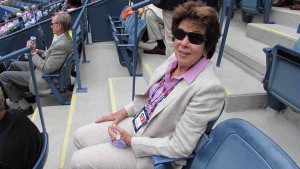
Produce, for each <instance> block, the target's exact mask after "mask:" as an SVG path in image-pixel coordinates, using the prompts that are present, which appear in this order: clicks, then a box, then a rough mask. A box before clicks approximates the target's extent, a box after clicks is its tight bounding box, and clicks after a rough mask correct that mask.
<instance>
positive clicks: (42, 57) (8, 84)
mask: <svg viewBox="0 0 300 169" xmlns="http://www.w3.org/2000/svg"><path fill="white" fill-rule="evenodd" d="M70 24H71V17H70V15H69V14H67V13H56V14H55V16H54V17H53V18H52V22H51V27H52V30H53V33H54V34H56V35H57V37H56V38H55V40H54V41H53V42H52V45H51V46H50V47H49V48H48V50H47V51H43V50H36V45H35V44H33V43H32V42H31V41H28V42H27V46H30V47H31V49H32V51H31V55H32V61H33V64H34V66H35V76H36V79H37V83H38V90H39V93H40V94H48V93H50V89H49V87H48V83H47V82H46V81H45V80H44V79H43V78H42V74H43V73H48V74H49V73H58V72H59V69H60V68H61V66H62V64H63V63H64V61H65V59H66V57H67V55H68V54H69V53H70V52H71V51H72V40H71V38H70V36H69V34H68V33H67V32H68V30H69V29H70ZM0 82H1V84H2V86H3V88H4V91H5V93H6V96H8V98H9V100H10V101H11V102H17V103H18V105H19V107H18V109H19V110H20V111H22V112H24V113H26V114H31V113H33V110H32V107H31V105H30V104H29V103H28V102H27V101H26V99H25V97H26V94H25V92H26V91H29V89H30V91H31V92H32V93H34V90H33V86H32V79H31V73H30V69H29V63H28V62H24V61H15V62H12V63H11V65H10V67H9V68H8V70H7V71H4V72H2V73H1V74H0Z"/></svg>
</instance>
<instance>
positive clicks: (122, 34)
mask: <svg viewBox="0 0 300 169" xmlns="http://www.w3.org/2000/svg"><path fill="white" fill-rule="evenodd" d="M117 35H118V36H129V34H126V33H120V34H117Z"/></svg>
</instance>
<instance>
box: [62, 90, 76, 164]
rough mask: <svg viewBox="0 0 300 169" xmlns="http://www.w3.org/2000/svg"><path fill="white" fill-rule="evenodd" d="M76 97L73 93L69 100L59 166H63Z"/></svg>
mask: <svg viewBox="0 0 300 169" xmlns="http://www.w3.org/2000/svg"><path fill="white" fill-rule="evenodd" d="M76 99H77V98H76V94H74V93H73V95H72V100H71V105H70V110H69V117H68V122H67V128H66V132H65V137H64V142H63V146H62V150H61V155H60V161H59V168H63V167H64V166H65V159H66V151H67V147H68V142H69V136H70V131H71V126H72V120H73V113H74V110H75V103H76Z"/></svg>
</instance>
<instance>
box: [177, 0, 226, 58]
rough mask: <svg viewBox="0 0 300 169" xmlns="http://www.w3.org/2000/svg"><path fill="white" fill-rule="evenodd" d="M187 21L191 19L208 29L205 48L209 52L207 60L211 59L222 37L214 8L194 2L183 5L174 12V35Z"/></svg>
mask: <svg viewBox="0 0 300 169" xmlns="http://www.w3.org/2000/svg"><path fill="white" fill-rule="evenodd" d="M185 19H191V20H192V22H193V23H195V24H197V25H199V26H200V27H204V28H205V29H206V32H205V37H206V39H207V40H206V41H205V44H204V48H205V49H206V51H207V52H208V53H207V58H208V59H211V58H212V56H213V54H214V53H215V50H216V45H217V43H218V40H219V38H220V35H221V31H220V23H219V17H218V13H217V12H216V10H215V9H214V8H212V7H209V6H204V5H203V4H201V3H197V2H193V1H189V2H186V3H184V4H181V5H179V6H178V7H176V8H175V11H174V15H173V19H172V34H173V33H174V30H175V29H176V28H178V26H179V24H180V23H181V22H182V21H183V20H185Z"/></svg>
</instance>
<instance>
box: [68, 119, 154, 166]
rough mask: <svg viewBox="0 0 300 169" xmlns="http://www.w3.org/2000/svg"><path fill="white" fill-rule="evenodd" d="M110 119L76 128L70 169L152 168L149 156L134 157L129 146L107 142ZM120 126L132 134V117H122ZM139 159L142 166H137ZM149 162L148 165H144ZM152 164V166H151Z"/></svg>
mask: <svg viewBox="0 0 300 169" xmlns="http://www.w3.org/2000/svg"><path fill="white" fill-rule="evenodd" d="M111 123H112V122H111V121H108V122H103V123H92V124H88V125H86V126H83V127H81V128H79V129H77V130H76V132H75V134H74V144H75V146H76V147H77V148H78V151H76V152H75V153H74V154H73V156H72V159H71V168H72V169H136V168H147V169H151V168H153V164H152V162H151V160H150V158H142V159H141V158H139V159H136V158H135V156H134V153H133V151H132V149H131V148H125V149H121V148H117V147H114V146H113V145H111V143H110V142H109V135H108V126H109V125H111ZM119 126H120V127H122V128H123V129H125V130H126V131H128V132H130V133H131V134H133V132H134V131H133V126H132V118H131V117H128V118H126V119H124V120H123V121H122V122H121V123H120V124H119ZM138 160H139V161H141V162H140V164H141V165H142V167H140V166H137V165H138V164H137V161H138ZM145 163H146V164H147V165H149V164H150V167H149V166H147V165H146V167H145ZM151 165H152V166H151Z"/></svg>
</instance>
